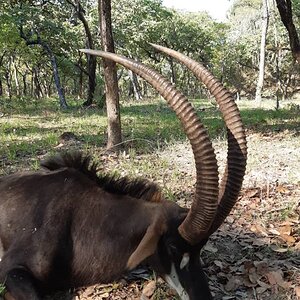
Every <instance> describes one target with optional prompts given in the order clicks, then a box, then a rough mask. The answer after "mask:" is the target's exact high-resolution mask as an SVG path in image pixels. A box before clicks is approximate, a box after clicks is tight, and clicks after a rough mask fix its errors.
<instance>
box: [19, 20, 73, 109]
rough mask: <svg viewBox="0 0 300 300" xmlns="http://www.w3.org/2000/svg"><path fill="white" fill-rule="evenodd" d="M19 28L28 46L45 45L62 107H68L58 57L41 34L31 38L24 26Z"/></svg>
mask: <svg viewBox="0 0 300 300" xmlns="http://www.w3.org/2000/svg"><path fill="white" fill-rule="evenodd" d="M19 30H20V36H21V38H22V39H24V40H25V41H26V44H27V46H29V45H40V46H42V47H43V49H44V50H45V51H46V52H47V54H48V55H49V58H50V62H51V66H52V70H53V76H54V82H55V85H56V90H57V93H58V97H59V103H60V107H61V108H63V109H65V108H68V105H67V102H66V99H65V95H64V92H63V89H62V87H61V84H60V78H59V73H58V67H57V61H56V57H55V55H54V53H53V51H52V50H51V48H50V47H49V45H48V44H47V43H46V42H44V41H43V40H42V39H41V38H40V36H39V35H38V36H37V38H36V39H35V40H31V39H30V38H29V37H28V36H26V35H25V33H24V31H23V27H22V26H20V28H19Z"/></svg>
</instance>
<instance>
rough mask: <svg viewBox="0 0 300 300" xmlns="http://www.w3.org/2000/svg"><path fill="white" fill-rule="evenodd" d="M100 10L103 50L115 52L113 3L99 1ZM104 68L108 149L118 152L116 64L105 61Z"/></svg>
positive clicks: (118, 110) (118, 113) (119, 120)
mask: <svg viewBox="0 0 300 300" xmlns="http://www.w3.org/2000/svg"><path fill="white" fill-rule="evenodd" d="M98 9H99V18H100V29H101V41H102V48H103V50H104V51H109V52H115V49H114V41H113V35H112V28H111V1H110V0H98ZM103 67H104V79H105V91H106V109H107V119H108V128H107V133H108V140H107V148H114V150H118V149H119V148H120V143H121V142H122V134H121V117H120V105H119V90H118V80H117V70H116V64H115V62H113V61H110V60H107V59H103Z"/></svg>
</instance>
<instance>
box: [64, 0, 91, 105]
mask: <svg viewBox="0 0 300 300" xmlns="http://www.w3.org/2000/svg"><path fill="white" fill-rule="evenodd" d="M67 2H68V3H69V4H70V5H72V6H73V8H74V9H75V11H76V16H77V17H78V19H79V20H80V21H81V22H82V24H83V27H84V31H85V35H86V46H87V48H89V49H94V41H93V37H92V34H91V31H90V28H89V24H88V22H87V20H86V18H85V16H84V14H85V12H84V9H83V8H82V5H81V2H80V0H75V1H74V2H73V1H72V0H67ZM87 62H88V76H89V88H88V96H87V100H86V101H85V102H84V103H83V106H89V105H91V104H92V103H93V99H94V93H95V89H96V56H93V55H89V54H87Z"/></svg>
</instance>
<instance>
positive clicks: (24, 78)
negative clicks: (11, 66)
mask: <svg viewBox="0 0 300 300" xmlns="http://www.w3.org/2000/svg"><path fill="white" fill-rule="evenodd" d="M26 77H27V72H25V74H23V75H22V81H23V96H26V95H27V81H26Z"/></svg>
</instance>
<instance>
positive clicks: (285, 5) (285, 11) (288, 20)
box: [276, 0, 300, 64]
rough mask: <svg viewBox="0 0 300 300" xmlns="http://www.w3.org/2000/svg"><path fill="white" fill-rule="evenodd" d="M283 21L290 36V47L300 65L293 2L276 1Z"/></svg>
mask: <svg viewBox="0 0 300 300" xmlns="http://www.w3.org/2000/svg"><path fill="white" fill-rule="evenodd" d="M276 3H277V8H278V11H279V14H280V17H281V21H282V23H283V25H284V26H285V28H286V29H287V31H288V34H289V40H290V46H291V51H292V54H293V57H294V59H295V60H297V61H298V63H299V64H300V40H299V36H298V33H297V29H296V27H295V24H294V22H293V11H292V3H291V0H276Z"/></svg>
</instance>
